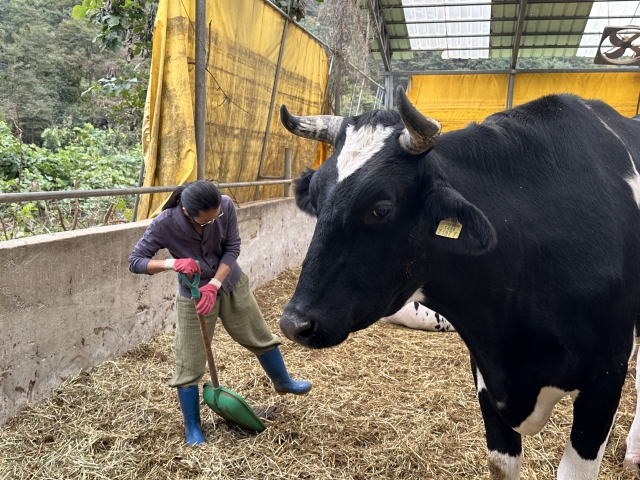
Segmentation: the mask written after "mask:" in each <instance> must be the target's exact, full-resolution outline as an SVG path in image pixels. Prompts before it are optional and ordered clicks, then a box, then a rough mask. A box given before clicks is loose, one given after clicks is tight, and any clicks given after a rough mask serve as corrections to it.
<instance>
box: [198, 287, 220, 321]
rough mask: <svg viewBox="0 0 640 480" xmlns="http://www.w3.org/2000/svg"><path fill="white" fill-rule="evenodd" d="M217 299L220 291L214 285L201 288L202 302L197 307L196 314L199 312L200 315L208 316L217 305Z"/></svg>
mask: <svg viewBox="0 0 640 480" xmlns="http://www.w3.org/2000/svg"><path fill="white" fill-rule="evenodd" d="M217 297H218V289H217V288H216V286H215V285H213V284H212V283H207V284H206V285H203V286H202V287H200V301H199V302H198V304H197V305H196V312H198V315H206V314H208V313H209V312H210V311H211V309H212V308H213V306H214V305H215V304H216V298H217Z"/></svg>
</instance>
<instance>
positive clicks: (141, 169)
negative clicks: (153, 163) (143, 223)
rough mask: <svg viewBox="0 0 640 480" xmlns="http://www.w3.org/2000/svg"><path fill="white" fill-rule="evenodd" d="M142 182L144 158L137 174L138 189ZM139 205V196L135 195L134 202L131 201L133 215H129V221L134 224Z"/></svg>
mask: <svg viewBox="0 0 640 480" xmlns="http://www.w3.org/2000/svg"><path fill="white" fill-rule="evenodd" d="M143 181H144V158H143V159H142V163H141V164H140V172H138V188H140V187H141V186H142V182H143ZM139 204H140V194H137V195H136V198H135V200H134V201H133V213H132V214H131V221H132V222H135V221H136V219H137V218H138V205H139Z"/></svg>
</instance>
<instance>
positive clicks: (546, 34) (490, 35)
mask: <svg viewBox="0 0 640 480" xmlns="http://www.w3.org/2000/svg"><path fill="white" fill-rule="evenodd" d="M583 35H602V32H601V31H600V32H522V36H523V37H550V36H551V37H581V36H583ZM497 37H513V32H507V33H484V34H479V33H476V34H473V33H469V34H464V35H415V36H414V35H398V36H394V37H389V40H418V39H427V40H429V39H432V38H433V39H438V38H497Z"/></svg>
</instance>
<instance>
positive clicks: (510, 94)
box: [507, 70, 516, 108]
mask: <svg viewBox="0 0 640 480" xmlns="http://www.w3.org/2000/svg"><path fill="white" fill-rule="evenodd" d="M515 81H516V71H515V70H512V71H511V73H509V85H508V87H507V108H512V107H513V87H514V83H515Z"/></svg>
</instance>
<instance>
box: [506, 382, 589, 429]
mask: <svg viewBox="0 0 640 480" xmlns="http://www.w3.org/2000/svg"><path fill="white" fill-rule="evenodd" d="M578 393H579V391H578V390H573V391H570V392H567V391H565V390H562V389H560V388H556V387H542V388H541V389H540V393H538V398H537V400H536V406H535V407H534V409H533V412H531V413H530V414H529V416H528V417H527V418H526V419H525V420H524V422H522V423H521V424H520V425H518V426H517V427H514V430H515V431H516V432H518V433H520V434H521V435H535V434H536V433H538V432H539V431H540V430H542V427H544V425H545V424H546V423H547V421H548V420H549V417H550V416H551V412H552V410H553V407H554V406H555V405H556V403H558V402H559V401H560V399H561V398H562V397H564V396H565V395H571V398H573V399H574V400H575V398H576V396H577V395H578Z"/></svg>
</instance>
